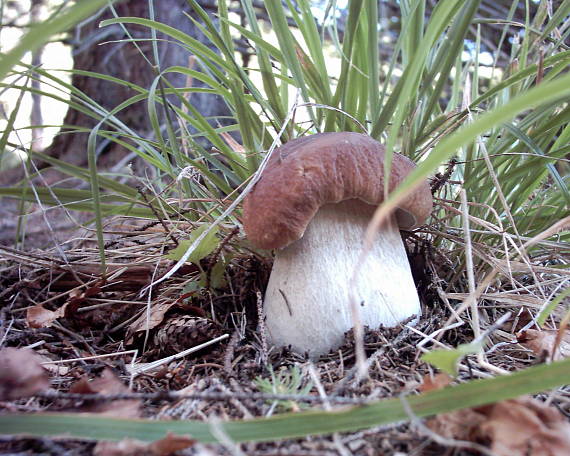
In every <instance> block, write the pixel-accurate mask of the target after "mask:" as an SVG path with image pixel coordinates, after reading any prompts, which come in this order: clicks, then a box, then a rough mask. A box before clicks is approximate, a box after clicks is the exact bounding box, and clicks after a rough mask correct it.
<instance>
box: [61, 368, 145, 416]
mask: <svg viewBox="0 0 570 456" xmlns="http://www.w3.org/2000/svg"><path fill="white" fill-rule="evenodd" d="M69 391H70V392H71V393H78V394H104V395H105V394H106V395H112V394H121V393H129V392H130V390H129V388H128V387H127V386H126V385H125V384H123V382H122V381H121V380H120V379H119V378H118V377H117V375H116V374H115V373H114V372H113V371H112V370H111V369H108V368H107V369H105V370H104V371H103V373H102V374H101V376H100V377H97V378H95V379H93V380H88V379H87V378H85V377H83V378H81V379H80V380H79V381H77V382H76V383H75V384H74V385H73V386H72V387H71V388H70V390H69ZM140 406H141V403H140V401H139V400H137V399H123V400H113V401H99V402H95V403H91V404H89V405H85V406H83V407H82V408H81V410H80V411H81V412H87V413H100V414H102V415H110V416H113V417H120V418H138V417H140Z"/></svg>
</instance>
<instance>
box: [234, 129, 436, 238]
mask: <svg viewBox="0 0 570 456" xmlns="http://www.w3.org/2000/svg"><path fill="white" fill-rule="evenodd" d="M384 150H385V149H384V146H382V145H381V144H380V143H379V142H377V141H375V140H374V139H372V138H371V137H369V136H367V135H363V134H360V133H351V132H340V133H319V134H315V135H311V136H305V137H303V138H298V139H294V140H293V141H289V142H288V143H287V144H285V145H283V146H281V147H279V148H277V149H275V151H274V152H273V155H272V156H271V158H270V159H269V161H268V163H267V167H266V168H265V170H264V171H263V174H262V175H261V178H260V179H259V181H258V182H257V183H256V185H255V187H254V188H253V189H252V191H251V192H250V193H249V194H248V195H247V196H246V197H245V199H244V209H243V225H244V229H245V232H246V234H247V237H248V239H249V240H250V241H251V242H252V243H253V244H254V245H256V246H258V247H260V248H264V249H276V248H282V247H285V246H287V245H289V244H290V243H292V242H294V241H296V240H298V239H300V238H301V237H303V233H304V232H305V229H306V228H307V225H308V224H309V222H310V221H311V219H312V218H313V216H314V215H315V213H316V212H317V211H318V209H319V208H320V207H321V206H322V205H324V204H327V203H338V202H340V201H343V200H347V199H353V198H356V199H360V200H362V201H364V202H366V203H369V204H372V205H379V204H380V203H382V202H383V201H384ZM414 168H415V164H414V163H413V162H412V161H411V160H409V159H408V158H406V157H404V156H403V155H400V154H396V153H395V154H394V156H393V160H392V170H391V176H390V183H389V186H388V188H389V191H390V192H392V191H393V190H394V189H395V188H396V187H397V186H398V185H399V184H400V183H401V182H402V181H403V180H404V178H405V177H406V176H407V175H408V174H409V173H410V172H411V171H412V170H413V169H414ZM431 209H432V196H431V192H430V188H429V185H428V183H427V182H424V183H422V185H421V186H419V187H417V188H416V189H415V190H414V191H413V192H412V193H410V194H409V195H408V196H407V197H406V199H405V200H404V201H403V202H402V203H401V204H400V205H399V207H398V211H397V213H396V218H397V220H398V224H399V226H400V228H403V229H410V228H413V227H415V226H417V225H420V224H422V223H423V222H424V220H425V219H426V218H427V217H428V215H429V214H430V213H431Z"/></svg>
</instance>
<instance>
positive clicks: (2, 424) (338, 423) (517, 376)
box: [0, 359, 570, 443]
mask: <svg viewBox="0 0 570 456" xmlns="http://www.w3.org/2000/svg"><path fill="white" fill-rule="evenodd" d="M568 381H570V359H569V360H565V361H560V362H556V363H552V364H550V365H540V366H536V367H531V368H528V369H525V370H523V371H520V372H516V373H514V374H511V375H505V376H501V377H497V378H492V379H483V380H473V381H470V382H468V383H465V384H462V385H459V386H453V387H449V388H444V389H440V390H436V391H430V392H428V393H424V394H419V395H416V396H407V397H405V398H394V399H388V400H383V401H375V402H371V403H370V404H367V405H363V406H355V407H349V408H346V407H345V408H341V409H338V410H335V411H331V412H324V411H309V412H303V413H286V414H282V415H276V416H273V417H271V418H259V419H253V420H242V421H229V422H221V421H220V422H217V423H207V422H200V421H151V420H125V419H113V418H110V417H101V416H94V415H84V414H75V415H63V414H62V415H59V414H34V415H4V416H0V434H4V435H6V434H10V435H16V434H18V435H19V434H25V435H33V436H66V437H70V438H82V439H95V440H121V439H124V438H127V437H128V438H133V439H138V440H142V441H146V442H149V441H154V440H158V439H161V438H163V437H165V436H166V434H167V433H169V432H172V433H175V434H178V435H189V436H191V437H192V438H194V439H196V440H198V441H200V442H205V443H207V442H216V437H215V436H214V433H215V428H217V430H223V432H224V433H225V434H226V435H227V436H228V437H229V438H230V439H232V440H233V441H235V442H247V441H274V440H280V439H287V438H296V437H303V436H307V435H316V434H329V433H332V432H350V431H357V430H360V429H365V428H370V427H373V426H379V425H385V424H390V423H396V422H399V421H406V420H408V419H409V417H408V415H407V413H406V411H405V408H404V405H403V401H407V403H408V404H409V406H410V409H411V410H412V411H413V413H414V415H415V416H417V417H426V416H430V415H435V414H438V413H445V412H450V411H453V410H458V409H462V408H467V407H475V406H480V405H485V404H490V403H493V402H497V401H500V400H505V399H512V398H515V397H518V396H521V395H523V394H533V393H538V392H540V391H544V390H546V389H549V388H554V387H556V386H559V385H563V384H565V383H566V382H568ZM213 429H214V432H212V430H213Z"/></svg>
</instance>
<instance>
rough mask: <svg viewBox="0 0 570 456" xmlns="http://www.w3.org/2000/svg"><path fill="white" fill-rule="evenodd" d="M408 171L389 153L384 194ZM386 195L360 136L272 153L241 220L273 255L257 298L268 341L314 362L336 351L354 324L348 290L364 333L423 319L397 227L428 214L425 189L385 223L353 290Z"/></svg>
mask: <svg viewBox="0 0 570 456" xmlns="http://www.w3.org/2000/svg"><path fill="white" fill-rule="evenodd" d="M414 167H415V165H414V163H413V162H412V161H410V160H409V159H408V158H406V157H404V156H403V155H400V154H394V155H393V161H392V165H391V172H390V180H389V185H388V191H389V192H391V191H393V190H394V188H396V187H397V186H398V185H399V184H400V183H401V182H402V181H403V179H404V178H405V177H406V176H407V175H408V174H409V173H410V172H411V171H412V170H413V169H414ZM384 194H385V191H384V147H383V146H382V145H381V144H380V143H378V142H377V141H375V140H374V139H372V138H370V137H369V136H367V135H364V134H360V133H351V132H340V133H320V134H315V135H311V136H306V137H302V138H298V139H295V140H292V141H290V142H288V143H286V144H285V145H283V146H281V147H279V148H277V149H275V151H274V152H273V154H272V156H271V158H270V159H269V161H268V163H267V166H266V168H265V170H264V171H263V173H262V175H261V177H260V179H259V181H258V182H257V183H256V185H255V186H254V188H253V189H252V191H251V192H250V193H249V194H248V195H247V196H246V198H245V199H244V213H243V225H244V229H245V232H246V235H247V237H248V239H249V240H250V241H251V242H252V243H253V244H254V245H255V246H257V247H259V248H262V249H275V250H276V252H275V262H274V264H273V269H272V271H271V276H270V279H269V284H268V286H267V290H266V292H265V298H264V308H265V314H266V321H265V324H266V328H267V331H268V333H269V337H270V339H271V341H272V343H273V344H275V345H277V346H291V348H292V349H293V350H295V351H297V352H300V353H306V352H308V353H309V354H310V355H311V356H312V357H316V356H319V355H322V354H324V353H327V352H328V351H330V350H331V349H334V348H336V347H338V346H339V345H341V344H342V342H343V339H344V337H343V336H344V333H345V332H346V331H348V330H349V329H351V328H352V326H353V318H352V317H351V311H350V303H349V290H351V293H352V296H356V297H357V300H358V301H357V302H358V304H359V305H358V308H359V311H360V319H361V321H362V324H363V325H366V326H368V327H369V328H373V329H375V328H378V327H380V326H381V325H383V326H385V327H391V326H396V325H397V324H398V323H399V322H401V321H403V320H406V319H408V318H410V317H412V316H414V315H418V316H419V315H420V313H421V309H420V302H419V299H418V295H417V291H416V287H415V285H414V281H413V279H412V274H411V271H410V265H409V263H408V258H407V256H406V251H405V249H404V244H403V241H402V237H401V235H400V231H399V229H406V230H409V229H412V228H414V227H417V226H418V225H421V224H422V223H423V222H424V221H425V219H426V218H427V217H428V215H429V214H430V212H431V209H432V197H431V192H430V189H429V186H428V183H427V182H424V183H422V185H421V186H420V187H417V188H416V189H415V190H414V191H413V192H411V193H410V194H409V195H408V196H407V198H406V200H405V201H403V202H402V203H401V204H400V206H399V207H398V209H397V211H396V212H395V213H394V214H393V215H392V217H391V219H390V220H389V221H388V222H387V223H384V224H383V226H382V227H381V230H380V232H379V233H378V235H377V239H376V241H375V243H374V246H373V248H372V250H371V251H370V252H369V253H368V255H367V256H366V260H365V261H366V262H365V264H364V265H362V267H361V268H360V271H361V273H360V274H358V277H357V280H356V281H355V282H352V283H351V277H352V271H353V270H354V268H355V265H356V264H357V261H358V259H359V256H360V253H361V251H362V246H363V241H364V233H365V230H366V227H367V225H368V223H369V221H370V219H371V217H372V215H373V213H374V211H375V209H376V208H377V206H378V205H379V204H380V203H382V202H383V201H384Z"/></svg>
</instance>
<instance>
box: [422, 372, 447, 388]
mask: <svg viewBox="0 0 570 456" xmlns="http://www.w3.org/2000/svg"><path fill="white" fill-rule="evenodd" d="M451 381H452V378H451V377H450V376H449V375H447V374H446V373H445V372H440V373H439V374H435V375H433V376H432V375H426V376H425V377H424V379H423V381H422V384H421V385H420V386H419V387H418V389H419V390H420V391H421V392H422V393H425V392H426V391H433V390H438V389H442V388H445V387H446V386H449V384H450V383H451Z"/></svg>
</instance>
